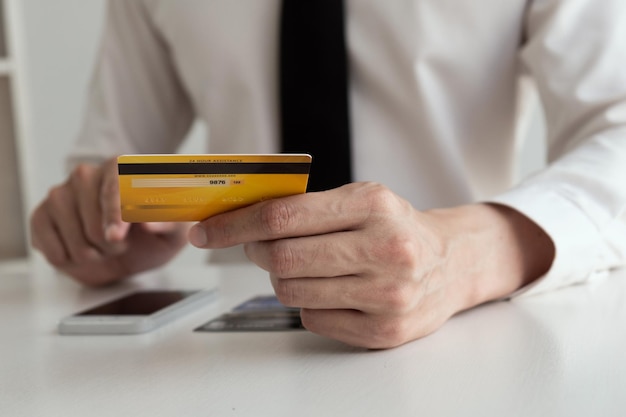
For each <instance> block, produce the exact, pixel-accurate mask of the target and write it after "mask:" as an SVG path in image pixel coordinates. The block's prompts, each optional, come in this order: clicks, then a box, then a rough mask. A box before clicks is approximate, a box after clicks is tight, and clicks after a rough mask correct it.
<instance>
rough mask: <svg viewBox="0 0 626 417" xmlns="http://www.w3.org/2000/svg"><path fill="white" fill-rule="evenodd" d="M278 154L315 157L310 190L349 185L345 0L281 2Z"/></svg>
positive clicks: (287, 0)
mask: <svg viewBox="0 0 626 417" xmlns="http://www.w3.org/2000/svg"><path fill="white" fill-rule="evenodd" d="M281 13H282V14H281V25H280V67H279V70H280V115H281V118H280V119H281V122H280V123H281V124H280V128H281V136H282V151H283V152H292V153H310V154H311V155H313V163H312V165H311V173H310V176H309V185H308V191H321V190H327V189H330V188H335V187H338V186H341V185H343V184H346V183H349V182H351V173H352V168H351V161H350V118H349V114H350V111H349V107H348V63H347V57H346V41H345V29H344V20H345V7H344V2H343V0H283V3H282V12H281Z"/></svg>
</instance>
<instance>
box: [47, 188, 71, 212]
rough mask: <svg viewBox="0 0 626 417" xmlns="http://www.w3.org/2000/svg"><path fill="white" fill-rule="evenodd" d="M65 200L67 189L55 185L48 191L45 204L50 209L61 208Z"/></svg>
mask: <svg viewBox="0 0 626 417" xmlns="http://www.w3.org/2000/svg"><path fill="white" fill-rule="evenodd" d="M67 200H68V199H67V188H66V187H65V186H63V185H57V186H56V187H52V188H51V189H50V190H49V191H48V198H47V202H48V203H49V204H50V205H51V206H52V207H59V206H62V205H63V204H64V203H65V202H66V201H67Z"/></svg>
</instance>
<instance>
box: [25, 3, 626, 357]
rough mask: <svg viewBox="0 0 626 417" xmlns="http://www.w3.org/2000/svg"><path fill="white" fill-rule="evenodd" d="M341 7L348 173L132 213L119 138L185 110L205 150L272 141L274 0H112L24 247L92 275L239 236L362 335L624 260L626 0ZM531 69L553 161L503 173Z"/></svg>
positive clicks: (147, 149) (381, 342) (307, 303)
mask: <svg viewBox="0 0 626 417" xmlns="http://www.w3.org/2000/svg"><path fill="white" fill-rule="evenodd" d="M300 1H302V0H300ZM346 8H347V20H346V24H347V26H346V31H347V32H346V35H347V45H348V46H347V49H348V57H349V58H348V60H349V68H350V69H349V74H350V96H349V102H350V116H351V123H350V127H351V129H352V134H351V141H352V142H351V146H352V151H351V153H352V161H353V164H354V168H353V174H354V178H353V180H354V182H352V183H350V184H347V185H345V186H342V187H338V188H334V189H330V190H328V191H323V192H313V193H307V194H304V195H299V196H293V197H288V198H283V199H277V200H272V201H266V202H263V203H259V204H256V205H253V206H250V207H246V208H243V209H240V210H236V211H233V212H229V213H225V214H222V215H217V216H214V217H212V218H209V219H207V220H205V221H203V222H200V223H198V224H196V225H193V227H191V229H188V226H186V225H180V224H136V225H132V226H131V225H129V224H125V223H123V222H122V221H121V220H120V208H119V197H118V189H117V176H116V171H115V161H114V159H112V158H113V157H114V156H116V155H118V154H123V153H170V152H175V151H176V149H177V147H178V145H179V143H180V141H181V140H182V138H183V137H184V134H185V132H186V131H187V130H188V128H189V126H190V124H191V122H192V120H193V118H194V117H200V118H201V119H202V120H203V121H205V122H206V123H207V125H208V127H209V130H210V139H209V141H208V151H209V152H211V153H267V152H277V151H279V150H280V145H279V138H280V131H279V130H280V129H279V127H278V126H279V123H278V119H279V113H280V111H279V106H280V103H279V101H280V100H279V95H278V91H279V86H278V77H277V73H278V72H279V71H278V68H277V67H278V64H277V62H278V61H279V60H278V55H279V51H278V44H279V42H278V41H277V39H278V38H279V33H278V32H279V31H278V28H279V26H280V25H279V21H280V19H281V11H280V10H281V3H280V2H279V1H278V0H254V1H246V2H244V1H239V2H232V1H221V0H206V1H200V2H198V1H190V0H182V1H181V0H179V1H176V2H171V1H166V0H143V1H139V0H135V1H130V0H126V1H125V0H111V1H110V4H109V14H108V20H107V25H106V29H105V33H104V36H103V40H102V47H101V51H100V55H99V60H98V65H97V70H96V74H95V77H94V84H93V88H92V91H91V96H90V101H89V107H88V111H87V114H86V118H85V123H84V126H83V129H82V132H81V134H80V135H79V140H78V142H77V145H76V148H75V151H74V153H73V155H72V165H73V166H74V169H73V171H72V173H71V174H70V176H69V178H68V180H67V181H66V182H65V183H63V184H61V185H59V186H57V187H54V188H53V189H52V190H51V191H50V194H49V196H48V197H47V198H46V199H45V200H44V201H43V202H42V204H41V205H40V206H39V207H38V208H37V210H36V211H35V213H34V214H33V217H32V230H33V244H34V245H35V247H37V248H38V249H40V250H41V251H42V252H43V253H44V255H45V256H46V257H47V259H48V260H49V261H50V262H51V263H52V264H53V265H55V266H56V267H57V268H59V269H60V270H62V271H64V272H66V273H67V274H69V275H71V276H73V277H74V278H75V279H77V280H79V281H81V282H85V283H87V284H94V285H97V284H104V283H109V282H114V281H116V280H119V279H122V278H124V277H127V276H129V275H132V274H133V273H136V272H139V271H143V270H146V269H149V268H153V267H157V266H159V265H162V264H164V263H165V262H167V261H168V260H169V259H170V258H171V257H173V256H174V255H175V254H176V253H177V252H178V250H179V249H180V248H181V247H183V246H184V245H185V243H186V241H187V239H188V240H189V241H190V242H191V243H192V244H193V245H195V246H197V247H200V248H226V247H231V246H235V245H239V244H243V246H244V249H245V253H246V255H247V256H248V258H249V259H250V260H252V261H253V262H255V263H256V264H258V265H259V266H260V267H262V268H264V269H266V270H267V271H269V273H270V278H271V281H272V284H273V286H274V289H275V291H276V293H277V295H278V297H279V299H280V300H281V301H282V302H283V303H285V304H287V305H290V306H298V307H301V308H302V311H301V315H302V320H303V323H304V325H305V326H306V327H307V328H308V329H309V330H311V331H313V332H316V333H319V334H322V335H324V336H328V337H332V338H336V339H338V340H341V341H344V342H346V343H349V344H353V345H359V346H366V347H370V348H387V347H393V346H397V345H400V344H403V343H405V342H407V341H410V340H414V339H416V338H419V337H422V336H425V335H427V334H429V333H431V332H433V331H434V330H436V329H437V328H438V327H440V326H441V325H442V324H443V323H444V322H445V321H446V320H447V319H448V318H449V317H451V316H452V315H454V314H456V313H457V312H459V311H462V310H465V309H468V308H472V307H474V306H476V305H479V304H481V303H484V302H486V301H489V300H494V299H499V298H503V297H508V296H511V295H516V294H519V293H533V292H538V291H545V290H548V289H554V288H558V287H561V286H564V285H568V284H571V283H575V282H584V281H586V280H588V279H590V278H591V277H593V276H596V275H601V274H605V273H606V272H607V271H609V270H610V269H612V268H615V267H621V266H623V265H624V263H625V261H626V210H625V208H626V187H624V180H625V179H626V72H624V71H623V69H622V68H621V63H622V62H623V60H624V57H626V29H624V26H623V25H622V24H621V21H622V17H624V16H626V3H625V2H623V1H622V0H606V1H604V2H602V3H598V2H591V1H588V0H568V1H563V0H545V1H530V0H528V1H526V0H515V1H508V2H500V1H495V0H471V1H470V0H467V1H458V0H454V1H453V0H439V1H428V0H404V1H393V2H380V1H377V0H351V1H347V2H346ZM283 18H284V16H283ZM319 24H320V25H322V27H324V26H323V25H324V23H323V22H322V23H319ZM281 36H283V37H285V36H286V35H285V34H284V33H282V34H281ZM526 77H530V78H532V79H533V80H534V82H535V84H536V86H537V90H538V92H539V95H540V98H541V100H542V103H543V105H544V108H545V112H546V120H547V126H548V156H549V161H548V162H549V164H548V167H547V168H546V169H545V170H543V171H542V172H539V173H537V174H536V175H534V176H532V177H531V178H527V179H525V180H524V181H523V182H522V183H521V184H513V168H514V164H515V159H514V157H515V150H516V143H515V130H516V126H517V125H516V123H517V115H518V114H519V112H520V108H521V106H523V104H524V103H525V101H524V94H523V92H524V90H523V89H522V88H521V87H520V79H522V78H526ZM306 99H307V98H306V97H303V100H306ZM314 166H315V161H314ZM324 168H325V169H326V167H324ZM381 184H384V185H381Z"/></svg>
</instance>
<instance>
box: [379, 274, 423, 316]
mask: <svg viewBox="0 0 626 417" xmlns="http://www.w3.org/2000/svg"><path fill="white" fill-rule="evenodd" d="M408 287H409V286H408V285H406V284H401V283H399V282H395V283H393V284H392V285H390V286H388V287H387V288H385V289H384V291H383V296H382V300H381V302H382V307H383V309H384V311H385V312H386V313H388V314H392V315H395V316H401V315H404V314H406V313H408V312H409V311H411V310H412V309H413V307H414V302H415V300H414V297H413V292H412V291H411V290H410V289H409V288H408Z"/></svg>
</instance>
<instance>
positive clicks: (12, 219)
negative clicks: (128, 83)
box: [0, 0, 544, 263]
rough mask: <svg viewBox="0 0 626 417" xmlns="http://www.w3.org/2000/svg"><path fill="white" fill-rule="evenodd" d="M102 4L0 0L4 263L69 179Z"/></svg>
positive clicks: (535, 126) (538, 147) (196, 148)
mask: <svg viewBox="0 0 626 417" xmlns="http://www.w3.org/2000/svg"><path fill="white" fill-rule="evenodd" d="M105 3H106V0H88V1H85V0H54V1H50V0H0V262H5V263H6V262H13V261H16V260H17V262H20V261H23V260H25V259H28V258H29V257H31V255H32V254H31V251H30V249H29V243H28V238H27V236H28V230H27V229H28V216H29V214H30V212H31V211H32V210H33V208H34V207H35V206H36V204H38V202H39V201H40V200H41V199H42V198H43V197H44V196H45V195H46V193H47V190H48V189H49V188H50V187H51V186H52V185H54V184H57V183H59V182H62V181H63V180H64V178H65V174H66V172H65V167H64V157H65V155H66V154H67V153H68V151H69V149H70V147H71V145H72V142H73V140H74V138H75V136H76V134H77V132H78V128H79V126H80V120H81V117H82V114H83V105H84V102H85V98H86V90H87V87H88V84H89V80H90V76H91V71H92V68H93V64H94V58H95V55H96V52H97V48H98V41H99V36H100V30H101V28H102V22H103V18H104V10H105ZM526 116H527V120H529V123H530V124H529V125H528V126H529V128H528V129H524V130H523V131H522V130H520V135H523V137H524V141H522V142H520V143H523V151H522V158H521V160H520V164H519V167H518V171H519V176H520V177H521V176H523V175H526V174H527V173H528V172H532V171H534V170H536V169H538V168H540V167H541V162H540V161H543V155H544V149H543V145H542V138H543V123H542V120H541V117H540V116H539V112H538V111H537V110H536V109H534V110H532V111H530V112H529V114H528V115H526ZM203 136H204V130H203V129H202V126H201V125H200V124H196V126H195V127H194V129H193V130H192V132H191V133H190V138H189V139H188V141H187V144H186V145H185V149H183V151H184V152H200V151H201V150H202V142H203ZM197 255H198V253H197V251H196V253H195V254H192V255H188V256H192V257H194V259H195V258H197ZM181 259H185V257H184V256H183V258H181ZM187 259H188V258H187Z"/></svg>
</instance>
